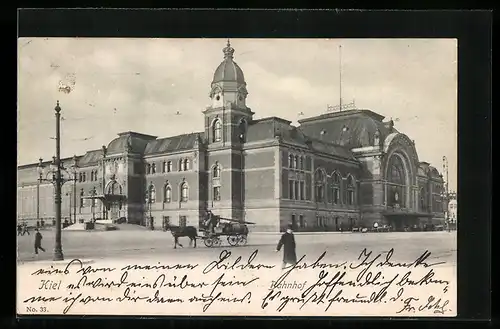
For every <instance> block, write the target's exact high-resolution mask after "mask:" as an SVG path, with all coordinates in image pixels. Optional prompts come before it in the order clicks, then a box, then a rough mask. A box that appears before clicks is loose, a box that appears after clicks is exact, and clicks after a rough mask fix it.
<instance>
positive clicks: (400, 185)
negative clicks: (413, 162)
mask: <svg viewBox="0 0 500 329" xmlns="http://www.w3.org/2000/svg"><path fill="white" fill-rule="evenodd" d="M387 176H388V177H387V181H388V183H389V186H388V189H387V192H388V196H387V203H388V205H389V206H392V207H399V206H401V205H402V206H404V205H405V200H406V185H407V182H406V175H405V169H404V164H403V160H402V159H401V157H400V156H399V155H393V156H392V157H391V158H390V159H389V163H388V167H387Z"/></svg>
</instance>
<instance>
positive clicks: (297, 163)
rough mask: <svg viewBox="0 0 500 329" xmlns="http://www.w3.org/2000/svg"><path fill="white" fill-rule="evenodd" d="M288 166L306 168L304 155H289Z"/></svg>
mask: <svg viewBox="0 0 500 329" xmlns="http://www.w3.org/2000/svg"><path fill="white" fill-rule="evenodd" d="M288 168H290V169H298V170H304V156H303V155H293V154H289V155H288Z"/></svg>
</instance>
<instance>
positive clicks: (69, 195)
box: [66, 192, 73, 223]
mask: <svg viewBox="0 0 500 329" xmlns="http://www.w3.org/2000/svg"><path fill="white" fill-rule="evenodd" d="M72 194H73V193H71V192H67V193H66V196H67V197H68V200H69V209H68V210H69V211H68V217H69V222H70V223H71V212H72V211H73V208H72V207H71V197H72Z"/></svg>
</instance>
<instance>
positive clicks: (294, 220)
mask: <svg viewBox="0 0 500 329" xmlns="http://www.w3.org/2000/svg"><path fill="white" fill-rule="evenodd" d="M296 227H297V222H296V219H295V214H292V229H293V230H295V228H296Z"/></svg>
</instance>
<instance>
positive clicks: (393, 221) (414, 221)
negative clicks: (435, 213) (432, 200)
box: [382, 210, 432, 231]
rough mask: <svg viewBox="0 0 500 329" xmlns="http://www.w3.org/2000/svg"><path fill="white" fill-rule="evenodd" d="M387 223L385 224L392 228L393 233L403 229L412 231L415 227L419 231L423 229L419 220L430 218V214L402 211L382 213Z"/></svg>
mask: <svg viewBox="0 0 500 329" xmlns="http://www.w3.org/2000/svg"><path fill="white" fill-rule="evenodd" d="M382 214H383V215H384V218H385V219H386V221H387V224H388V225H390V226H391V227H392V229H393V230H394V231H403V230H404V229H405V228H409V229H412V228H414V227H415V226H416V227H417V228H419V229H423V227H422V224H424V223H423V222H422V221H421V220H420V219H422V218H429V220H430V219H431V218H432V214H428V213H418V212H407V211H403V210H391V211H385V212H383V213H382Z"/></svg>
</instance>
